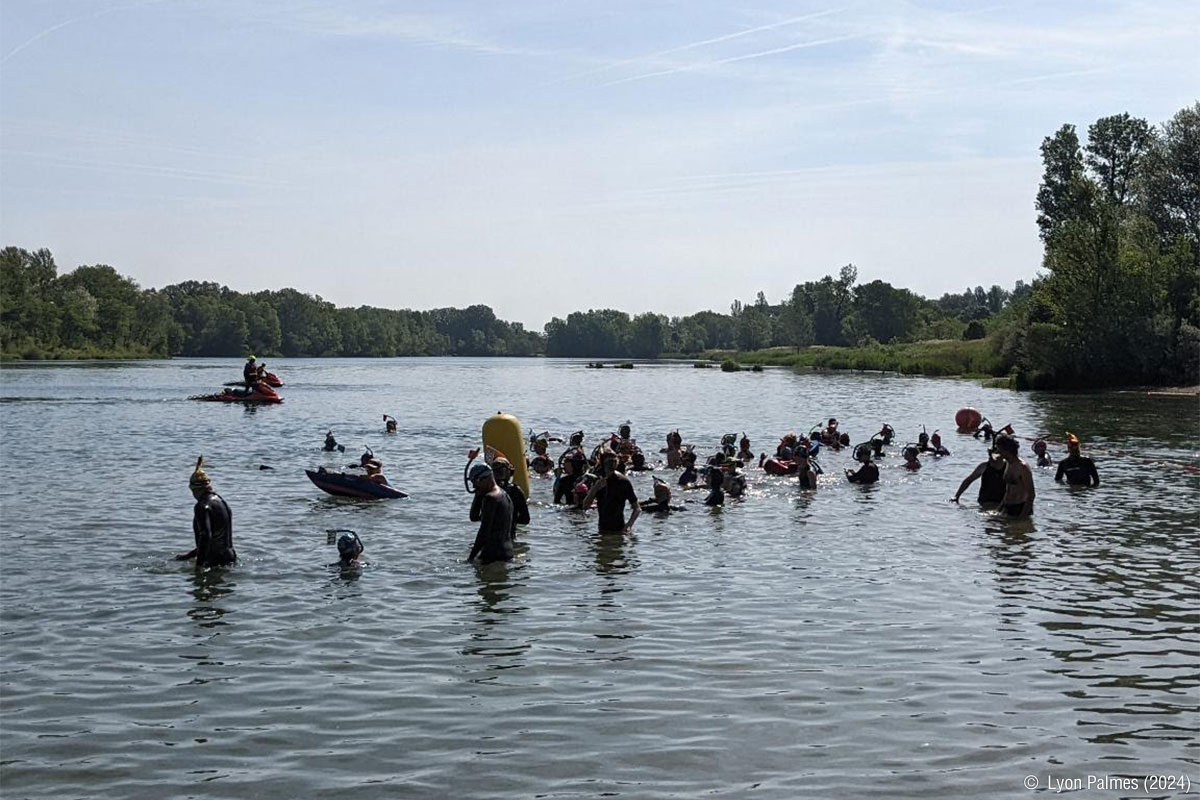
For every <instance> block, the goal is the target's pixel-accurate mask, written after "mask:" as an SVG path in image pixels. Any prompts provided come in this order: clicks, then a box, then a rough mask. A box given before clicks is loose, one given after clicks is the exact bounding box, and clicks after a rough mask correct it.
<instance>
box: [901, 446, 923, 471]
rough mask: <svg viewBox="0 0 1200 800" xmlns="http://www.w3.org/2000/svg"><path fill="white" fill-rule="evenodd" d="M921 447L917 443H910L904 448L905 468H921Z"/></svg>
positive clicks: (912, 469)
mask: <svg viewBox="0 0 1200 800" xmlns="http://www.w3.org/2000/svg"><path fill="white" fill-rule="evenodd" d="M919 452H920V451H919V449H918V448H917V446H916V445H915V444H910V445H908V446H907V447H905V448H904V468H905V469H907V470H910V471H914V472H915V471H916V470H919V469H920V468H921V459H920V458H918V457H917V455H918V453H919Z"/></svg>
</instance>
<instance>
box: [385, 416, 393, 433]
mask: <svg viewBox="0 0 1200 800" xmlns="http://www.w3.org/2000/svg"><path fill="white" fill-rule="evenodd" d="M383 429H384V431H385V432H387V433H395V432H396V418H395V417H393V416H392V415H391V414H384V415H383Z"/></svg>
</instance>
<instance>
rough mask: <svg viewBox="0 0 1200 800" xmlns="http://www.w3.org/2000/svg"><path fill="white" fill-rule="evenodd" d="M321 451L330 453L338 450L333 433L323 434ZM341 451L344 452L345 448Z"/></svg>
mask: <svg viewBox="0 0 1200 800" xmlns="http://www.w3.org/2000/svg"><path fill="white" fill-rule="evenodd" d="M321 449H322V450H324V451H325V452H326V453H332V452H333V451H334V450H337V449H338V443H337V439H335V438H333V431H326V432H325V446H324V447H322V448H321ZM342 449H343V450H344V449H345V448H342Z"/></svg>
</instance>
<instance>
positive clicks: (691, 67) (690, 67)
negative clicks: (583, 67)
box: [603, 34, 862, 86]
mask: <svg viewBox="0 0 1200 800" xmlns="http://www.w3.org/2000/svg"><path fill="white" fill-rule="evenodd" d="M860 38H862V36H861V35H857V34H856V35H851V36H834V37H831V38H828V39H816V40H814V41H810V42H797V43H796V44H790V45H786V46H784V47H774V48H772V49H770V50H761V51H759V52H757V53H746V54H745V55H740V56H730V57H729V58H721V59H717V60H716V61H703V62H698V63H695V64H685V65H684V66H681V67H673V68H672V69H664V70H659V71H658V72H647V73H646V74H644V75H634V76H633V77H630V78H621V79H619V80H615V81H609V82H608V83H605V84H603V85H604V86H616V85H618V84H622V83H631V82H633V81H642V80H646V79H647V78H657V77H660V76H662V75H674V74H675V73H678V72H694V71H696V70H702V69H709V68H711V67H719V66H721V65H722V64H733V63H735V62H737V61H749V60H751V59H755V58H765V57H766V56H773V55H776V54H778V53H789V52H791V51H793V50H805V49H808V48H810V47H822V46H824V45H828V44H837V43H838V42H845V41H849V40H851V39H860Z"/></svg>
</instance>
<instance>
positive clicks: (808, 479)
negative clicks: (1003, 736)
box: [793, 447, 817, 491]
mask: <svg viewBox="0 0 1200 800" xmlns="http://www.w3.org/2000/svg"><path fill="white" fill-rule="evenodd" d="M793 456H794V460H795V462H796V479H797V480H798V481H799V482H800V488H801V489H804V490H805V491H816V488H817V473H816V472H814V471H813V469H812V464H811V463H810V460H809V457H808V448H806V447H797V448H796V451H795V453H794V454H793Z"/></svg>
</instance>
